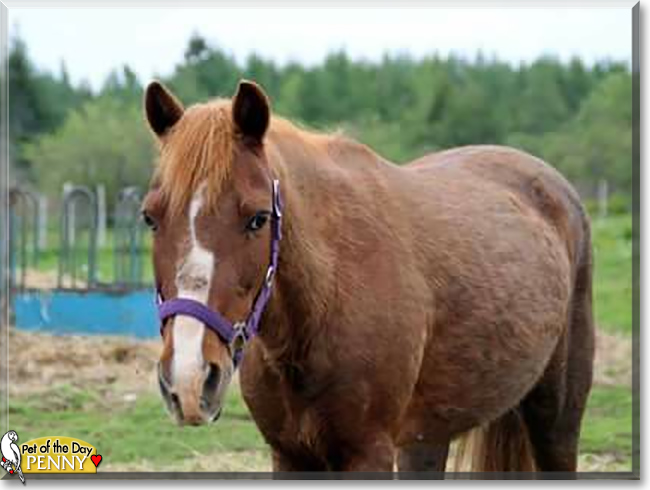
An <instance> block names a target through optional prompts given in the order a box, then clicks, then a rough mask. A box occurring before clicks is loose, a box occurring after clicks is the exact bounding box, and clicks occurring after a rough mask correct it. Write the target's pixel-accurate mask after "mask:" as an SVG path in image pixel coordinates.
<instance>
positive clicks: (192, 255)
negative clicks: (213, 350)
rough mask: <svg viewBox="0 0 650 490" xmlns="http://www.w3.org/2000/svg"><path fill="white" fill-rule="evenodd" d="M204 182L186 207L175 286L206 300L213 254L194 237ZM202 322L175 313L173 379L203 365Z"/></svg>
mask: <svg viewBox="0 0 650 490" xmlns="http://www.w3.org/2000/svg"><path fill="white" fill-rule="evenodd" d="M204 189H205V185H204V184H202V185H201V186H199V188H198V190H197V192H196V194H195V195H194V196H193V197H192V201H191V202H190V209H189V228H190V251H189V253H188V254H187V256H186V257H185V258H184V259H183V260H182V261H181V262H180V263H179V264H178V268H177V271H176V288H177V290H178V297H179V298H190V299H193V300H195V301H199V302H201V303H203V304H207V302H208V292H209V291H210V280H211V278H212V273H213V269H214V254H213V253H212V252H210V251H209V250H207V249H205V248H204V247H202V246H201V244H200V243H199V241H198V240H197V238H196V228H195V226H196V223H195V221H196V217H197V216H198V214H199V211H200V210H201V206H202V205H203V191H204ZM204 332H205V327H204V326H203V323H201V322H200V321H199V320H196V319H195V318H192V317H189V316H185V315H178V316H177V317H176V318H175V319H174V357H173V368H172V370H173V376H174V382H177V381H178V380H183V379H185V380H189V379H190V378H191V377H192V375H194V374H195V373H196V370H197V369H202V368H203V352H202V344H203V333H204Z"/></svg>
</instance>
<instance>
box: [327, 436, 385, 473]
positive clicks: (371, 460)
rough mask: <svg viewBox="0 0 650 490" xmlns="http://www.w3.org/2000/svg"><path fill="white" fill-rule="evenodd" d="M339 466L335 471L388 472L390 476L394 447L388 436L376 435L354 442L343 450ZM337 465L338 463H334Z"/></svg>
mask: <svg viewBox="0 0 650 490" xmlns="http://www.w3.org/2000/svg"><path fill="white" fill-rule="evenodd" d="M343 454H344V456H343V458H342V460H341V464H340V467H339V468H332V469H333V470H335V471H363V472H379V471H384V472H388V473H389V474H387V475H386V476H387V478H392V472H393V466H394V463H395V455H396V449H395V445H394V444H393V441H392V439H390V438H389V437H388V436H376V437H373V438H370V439H367V440H366V441H365V442H363V443H361V444H355V445H354V446H353V447H350V448H348V449H347V450H345V451H344V452H343ZM336 466H339V465H336Z"/></svg>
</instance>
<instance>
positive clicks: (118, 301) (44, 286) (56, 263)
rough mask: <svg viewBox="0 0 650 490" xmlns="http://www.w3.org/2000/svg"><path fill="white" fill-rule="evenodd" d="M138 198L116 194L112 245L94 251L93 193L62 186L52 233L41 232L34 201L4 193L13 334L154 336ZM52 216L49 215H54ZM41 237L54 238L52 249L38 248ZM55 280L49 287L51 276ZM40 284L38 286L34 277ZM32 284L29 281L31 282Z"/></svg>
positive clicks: (128, 191) (17, 192) (133, 193)
mask: <svg viewBox="0 0 650 490" xmlns="http://www.w3.org/2000/svg"><path fill="white" fill-rule="evenodd" d="M140 205H141V193H140V192H139V190H138V189H137V188H135V187H127V188H125V189H122V190H121V191H120V192H119V193H118V195H117V198H116V201H115V203H114V206H113V207H112V209H113V213H112V216H111V218H112V219H111V220H110V225H111V226H110V227H109V228H110V229H109V231H110V232H111V233H112V240H110V241H109V242H108V243H107V246H105V247H100V240H99V237H100V234H101V233H100V232H101V231H102V230H100V226H101V220H100V219H99V211H100V206H99V203H98V197H97V193H96V192H94V191H93V190H92V189H89V188H87V187H83V186H66V188H65V190H64V192H63V195H62V198H61V205H60V211H59V212H60V216H59V225H58V231H57V230H56V229H52V230H48V229H47V228H46V227H43V226H42V224H43V223H44V222H45V220H44V219H43V218H44V217H43V216H41V213H43V212H46V211H45V207H44V206H42V205H40V200H39V196H38V195H36V194H35V193H33V192H30V191H29V190H26V189H21V188H14V189H11V191H10V213H9V214H10V228H9V264H10V269H11V270H10V275H9V277H10V289H11V301H10V303H9V304H10V306H9V307H10V310H11V311H10V313H11V317H12V319H13V323H14V325H15V326H16V328H18V329H22V330H31V331H34V330H40V331H48V332H54V333H74V334H92V333H95V334H97V333H99V334H119V335H134V336H138V337H149V336H153V335H155V334H157V332H158V327H157V325H156V314H155V308H154V305H153V287H152V285H151V283H150V280H148V279H147V277H146V274H145V267H144V261H145V260H148V257H149V251H148V250H147V248H146V243H145V239H144V238H145V236H146V235H144V231H143V224H142V222H141V219H140ZM54 214H55V213H54ZM43 233H50V234H56V233H58V240H54V241H53V242H52V241H50V242H52V243H56V244H57V247H56V248H54V249H43V248H42V247H41V246H40V244H42V243H44V242H45V240H44V239H43V236H42V235H43ZM54 275H56V280H55V281H53V280H50V279H53V276H54ZM43 277H44V278H45V279H46V280H44V281H43V280H40V281H39V280H38V279H39V278H40V279H42V278H43ZM35 278H36V279H35Z"/></svg>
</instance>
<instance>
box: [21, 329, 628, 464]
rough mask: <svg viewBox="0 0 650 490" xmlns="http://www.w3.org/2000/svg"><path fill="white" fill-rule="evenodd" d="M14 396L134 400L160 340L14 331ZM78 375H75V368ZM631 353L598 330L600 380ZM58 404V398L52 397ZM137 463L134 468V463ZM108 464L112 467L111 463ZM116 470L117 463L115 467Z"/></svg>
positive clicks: (624, 373) (620, 370)
mask: <svg viewBox="0 0 650 490" xmlns="http://www.w3.org/2000/svg"><path fill="white" fill-rule="evenodd" d="M8 341H9V349H8V351H9V362H8V368H9V379H10V385H9V390H8V391H9V397H10V398H16V399H19V398H23V397H28V396H33V395H36V394H44V393H46V392H47V393H49V394H51V393H52V392H53V387H55V386H56V385H58V384H68V385H72V386H74V387H75V388H81V389H88V390H89V391H92V392H94V393H97V394H98V395H99V400H98V402H99V403H100V404H101V405H103V406H105V407H108V408H119V407H120V406H124V405H125V404H129V403H132V402H133V401H135V400H136V398H137V396H138V395H139V394H142V393H147V392H148V393H150V392H155V391H156V390H157V383H156V379H155V363H156V361H157V358H158V355H159V350H160V342H159V340H158V339H156V340H146V341H143V340H136V339H128V338H121V337H99V336H95V337H78V336H53V335H46V334H34V333H24V332H18V331H16V330H15V329H10V331H9V337H8ZM73 371H74V372H75V377H74V378H73V379H71V378H70V373H71V372H73ZM631 378H632V354H631V342H630V339H629V338H625V337H621V336H615V335H609V334H605V333H602V332H601V333H599V334H598V338H597V355H596V370H595V383H596V384H599V385H618V386H620V385H628V386H631ZM53 403H56V401H55V400H53ZM218 457H219V460H220V462H222V463H223V464H225V465H226V467H227V469H228V470H231V471H268V470H269V469H270V468H269V461H268V456H267V455H266V454H265V453H263V452H261V451H246V452H237V453H232V454H231V453H228V454H224V453H223V452H220V453H219V454H218ZM211 461H214V455H197V456H196V457H195V458H190V459H189V460H188V461H186V462H185V463H184V464H186V466H187V468H184V469H185V470H187V471H206V470H209V469H210V464H211ZM131 466H132V467H131ZM131 466H129V465H127V466H126V467H125V466H124V464H120V468H119V471H135V470H137V471H147V470H152V471H154V470H157V469H158V468H155V467H153V466H151V465H148V463H146V462H145V463H136V462H134V463H133V464H132V465H131ZM580 467H581V469H582V470H583V471H589V470H591V471H594V470H599V471H607V470H610V469H617V468H616V467H615V457H614V456H612V457H611V458H609V456H608V455H607V454H605V455H591V454H587V455H583V456H582V457H581V460H580ZM106 469H109V468H106ZM115 469H116V470H117V468H115Z"/></svg>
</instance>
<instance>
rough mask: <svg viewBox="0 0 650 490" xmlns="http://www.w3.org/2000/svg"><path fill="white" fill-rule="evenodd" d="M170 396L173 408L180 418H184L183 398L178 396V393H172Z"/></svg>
mask: <svg viewBox="0 0 650 490" xmlns="http://www.w3.org/2000/svg"><path fill="white" fill-rule="evenodd" d="M169 398H170V400H171V405H172V410H173V411H174V412H175V413H176V416H177V417H178V420H183V408H182V407H181V400H180V399H179V398H178V395H177V394H176V393H171V394H170V395H169Z"/></svg>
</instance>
